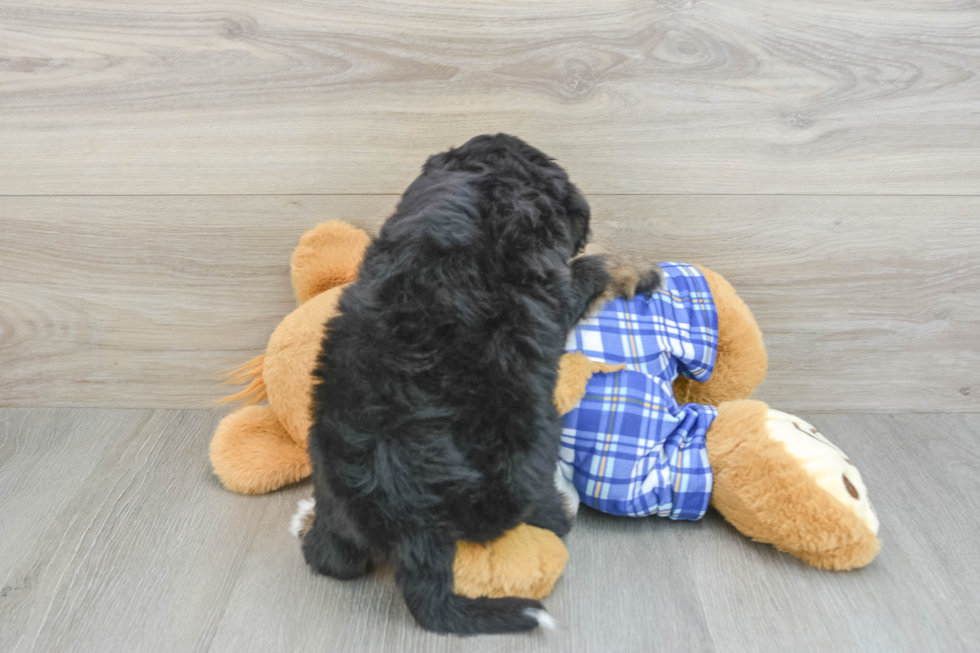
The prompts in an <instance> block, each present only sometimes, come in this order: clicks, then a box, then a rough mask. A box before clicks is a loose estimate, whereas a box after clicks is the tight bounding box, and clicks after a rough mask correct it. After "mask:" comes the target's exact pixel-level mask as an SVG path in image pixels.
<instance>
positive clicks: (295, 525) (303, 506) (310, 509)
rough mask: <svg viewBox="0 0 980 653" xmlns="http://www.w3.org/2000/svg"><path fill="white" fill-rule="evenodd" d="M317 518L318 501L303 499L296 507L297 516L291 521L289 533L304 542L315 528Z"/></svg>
mask: <svg viewBox="0 0 980 653" xmlns="http://www.w3.org/2000/svg"><path fill="white" fill-rule="evenodd" d="M314 517H316V499H312V498H310V499H301V500H300V502H299V504H298V505H297V506H296V514H294V515H293V518H292V519H290V520H289V532H290V533H292V534H293V537H298V538H299V539H300V541H302V540H303V539H304V538H305V537H306V534H307V533H309V532H310V528H311V527H312V526H313V518H314Z"/></svg>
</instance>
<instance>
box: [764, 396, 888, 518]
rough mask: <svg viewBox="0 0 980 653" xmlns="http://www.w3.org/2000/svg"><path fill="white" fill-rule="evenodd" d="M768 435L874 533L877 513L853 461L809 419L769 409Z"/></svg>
mask: <svg viewBox="0 0 980 653" xmlns="http://www.w3.org/2000/svg"><path fill="white" fill-rule="evenodd" d="M766 427H767V428H768V430H769V437H771V438H772V439H774V440H778V441H779V442H782V443H783V446H785V447H786V451H787V453H789V454H790V455H791V456H793V458H795V459H796V460H798V461H799V462H800V464H801V465H802V466H803V468H804V469H805V470H806V472H807V474H808V475H809V476H810V478H812V479H813V480H814V482H816V484H817V485H818V486H819V487H820V488H821V489H823V490H824V491H825V492H827V493H828V494H830V495H831V496H833V497H834V498H835V499H837V500H838V501H840V502H841V503H842V504H844V505H845V506H846V507H847V508H849V509H850V510H851V511H852V512H854V514H855V515H856V516H857V518H858V519H860V520H861V521H862V522H863V523H864V524H865V525H866V526H867V527H868V528H869V529H870V530H871V532H873V533H874V534H876V535H877V533H878V516H877V515H876V514H875V511H874V508H873V507H872V506H871V501H870V499H869V498H868V488H867V487H866V486H865V485H864V481H863V480H862V479H861V472H859V471H858V469H857V467H855V466H854V463H852V462H851V460H850V459H849V458H848V457H847V455H845V454H844V452H843V451H841V450H840V449H839V448H838V447H837V446H836V445H834V444H833V443H832V442H831V441H830V440H828V439H827V438H826V437H824V436H823V434H821V433H820V432H819V431H818V430H817V429H816V428H815V427H814V426H813V425H812V424H810V423H809V422H807V421H805V420H803V419H801V418H799V417H796V416H795V415H790V414H788V413H784V412H782V411H778V410H773V409H772V408H770V409H769V411H768V414H767V415H766Z"/></svg>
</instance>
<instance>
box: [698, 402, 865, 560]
mask: <svg viewBox="0 0 980 653" xmlns="http://www.w3.org/2000/svg"><path fill="white" fill-rule="evenodd" d="M706 442H707V448H708V458H709V460H710V461H711V467H712V471H713V473H714V487H713V489H712V493H711V505H713V506H714V507H715V508H716V509H717V510H718V512H720V513H721V514H722V515H723V516H724V517H725V519H727V520H728V521H729V522H731V524H732V525H733V526H735V528H737V529H738V530H740V531H741V532H742V533H743V534H745V535H748V536H749V537H751V538H752V539H754V540H756V541H759V542H767V543H769V544H772V545H774V546H775V547H776V548H777V549H779V550H781V551H785V552H786V553H789V554H791V555H794V556H796V557H798V558H800V559H802V560H804V561H805V562H807V563H809V564H811V565H813V566H814V567H819V568H821V569H854V568H856V567H862V566H864V565H866V564H868V563H869V562H871V560H872V559H873V558H874V557H875V555H876V554H877V553H878V550H879V548H880V547H881V543H880V542H879V541H878V538H877V531H878V520H877V517H875V515H874V511H873V510H872V508H871V504H870V502H869V501H868V495H867V488H866V487H865V486H864V483H863V482H862V480H861V475H860V473H859V472H858V470H857V468H855V467H854V465H853V464H852V463H851V461H850V460H849V459H848V458H847V456H845V455H844V453H843V452H842V451H841V450H840V449H838V448H837V447H835V446H834V445H833V444H831V443H830V441H828V440H827V439H826V438H825V437H823V436H822V435H821V434H820V433H819V432H818V431H817V430H816V429H815V428H813V427H812V426H811V425H810V424H808V423H807V422H805V421H803V420H802V419H800V418H798V417H794V416H792V415H787V414H786V413H781V412H779V411H776V410H772V409H770V408H769V407H768V406H767V405H766V404H764V403H762V402H761V401H750V400H741V401H731V402H726V403H723V404H721V406H719V407H718V417H717V418H715V420H714V422H713V423H712V424H711V427H710V428H709V429H708V434H707V436H706Z"/></svg>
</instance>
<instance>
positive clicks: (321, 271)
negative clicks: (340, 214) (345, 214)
mask: <svg viewBox="0 0 980 653" xmlns="http://www.w3.org/2000/svg"><path fill="white" fill-rule="evenodd" d="M370 241H371V238H370V237H369V236H368V235H367V234H366V233H365V232H364V230H362V229H358V228H357V227H355V226H353V225H350V224H347V223H346V222H341V221H339V220H331V221H330V222H324V223H323V224H320V225H317V226H316V227H314V228H313V229H310V230H309V231H307V232H306V233H305V234H303V237H302V238H301V239H300V241H299V246H298V247H297V248H296V251H295V252H293V259H292V262H291V263H290V274H291V275H292V280H293V290H294V292H295V293H296V301H297V303H299V304H302V303H303V302H305V301H306V300H308V299H309V298H311V297H315V296H316V295H319V294H320V293H322V292H324V291H325V290H330V289H331V288H335V287H337V286H340V285H343V284H345V283H350V282H351V281H354V280H356V279H357V270H358V268H359V267H360V265H361V260H362V259H363V258H364V252H365V250H366V249H367V246H368V243H369V242H370Z"/></svg>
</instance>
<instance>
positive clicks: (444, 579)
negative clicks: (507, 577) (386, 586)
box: [396, 536, 556, 635]
mask: <svg viewBox="0 0 980 653" xmlns="http://www.w3.org/2000/svg"><path fill="white" fill-rule="evenodd" d="M455 553H456V545H455V543H452V544H451V545H447V544H445V543H443V544H442V545H436V546H434V545H433V542H432V541H431V540H430V541H428V542H426V541H425V540H424V538H422V537H418V536H416V537H413V538H411V540H410V541H407V542H403V543H402V545H400V546H399V547H398V556H397V564H398V567H397V571H396V579H397V581H398V585H399V587H400V588H401V590H402V595H403V596H404V597H405V604H406V605H407V606H408V610H409V612H411V613H412V616H413V617H415V620H416V621H417V622H418V623H419V625H420V626H422V627H423V628H425V629H426V630H432V631H434V632H437V633H451V634H454V635H476V634H480V633H517V632H523V631H529V630H534V629H535V628H537V627H538V626H542V627H544V628H548V629H549V630H553V629H554V628H555V626H556V622H555V620H554V618H553V617H552V616H551V615H550V614H548V612H547V611H546V610H545V609H544V606H543V605H541V603H540V602H539V601H534V600H532V599H522V598H517V597H513V596H508V597H504V598H496V599H491V598H488V597H485V596H484V597H480V598H476V599H471V598H466V597H464V596H460V595H458V594H455V593H453V569H452V567H453V557H454V556H455Z"/></svg>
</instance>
